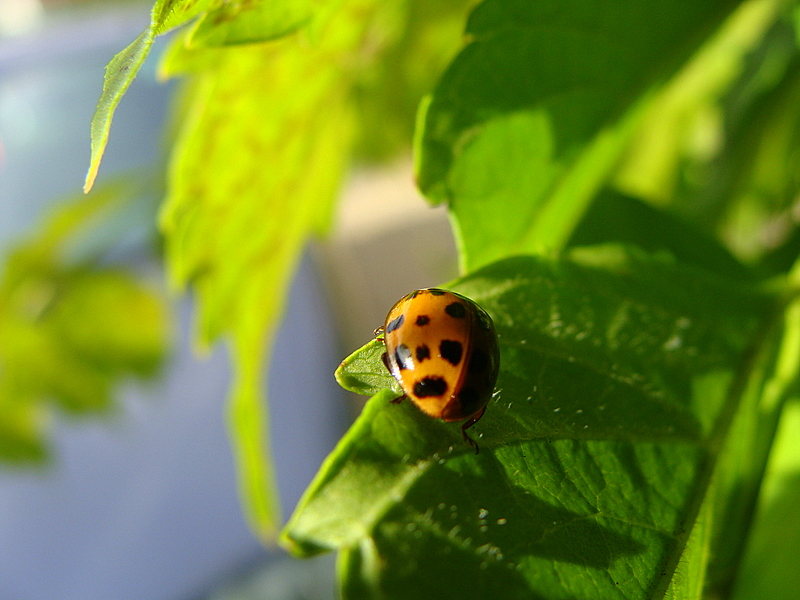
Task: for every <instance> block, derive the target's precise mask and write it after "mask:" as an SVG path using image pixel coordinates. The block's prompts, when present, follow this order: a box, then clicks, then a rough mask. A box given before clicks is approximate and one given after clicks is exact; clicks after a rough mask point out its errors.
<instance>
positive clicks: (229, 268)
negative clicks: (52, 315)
mask: <svg viewBox="0 0 800 600" xmlns="http://www.w3.org/2000/svg"><path fill="white" fill-rule="evenodd" d="M370 6H371V2H370V1H366V2H361V1H353V2H349V3H348V4H347V5H346V6H345V7H343V9H342V12H340V13H338V14H337V16H336V19H334V20H331V21H330V22H329V23H328V26H326V27H324V28H322V29H321V30H320V31H318V38H317V39H315V40H310V39H308V38H306V37H303V36H295V37H290V38H287V39H284V40H280V41H278V42H274V43H271V44H259V45H251V46H240V47H230V48H227V49H224V50H221V51H217V52H214V53H212V52H210V51H208V50H205V49H201V50H199V51H197V52H195V51H193V50H192V49H186V48H182V47H181V48H178V49H174V48H173V49H171V50H170V52H169V54H168V57H169V59H168V60H169V61H170V64H169V65H168V67H167V68H168V70H174V69H176V68H180V67H181V65H192V68H194V69H197V71H196V72H197V75H195V77H194V78H193V79H192V81H191V83H190V85H191V92H192V96H191V103H190V106H189V108H188V112H187V114H188V116H187V117H186V120H185V122H184V123H183V126H182V131H181V134H180V136H179V138H178V141H177V144H176V147H175V151H174V154H173V157H172V165H171V169H170V178H169V188H168V197H167V200H166V204H165V206H164V210H163V213H162V221H161V222H162V228H163V231H164V233H165V236H166V244H167V263H168V266H169V270H170V276H171V279H172V281H173V284H174V285H175V286H183V285H185V284H187V283H188V282H192V284H193V286H194V289H195V290H196V292H197V294H198V297H199V299H200V303H199V317H198V329H199V338H200V342H201V344H204V345H206V344H209V343H211V342H213V341H214V340H216V339H217V338H218V337H219V336H220V335H221V334H223V333H230V334H231V336H232V349H233V353H234V366H235V369H236V383H235V384H234V389H233V391H232V395H231V400H230V415H229V418H230V426H231V429H232V436H233V441H234V447H235V452H236V455H237V461H238V464H239V474H240V482H241V483H240V486H241V491H242V496H243V498H244V501H245V504H246V507H247V509H248V514H249V517H250V520H251V522H252V524H253V526H254V529H255V530H256V531H257V532H258V533H259V534H260V535H261V536H263V537H265V538H269V537H270V536H272V535H273V534H274V528H275V524H276V522H277V521H278V519H279V517H278V516H277V514H278V513H277V511H278V507H277V505H276V500H275V497H274V482H273V479H274V477H273V475H272V472H271V465H270V460H269V453H268V451H267V449H268V447H269V444H268V442H266V441H265V432H266V430H267V427H266V414H265V410H264V408H263V406H262V402H263V398H262V397H261V389H262V386H261V380H262V375H261V370H262V368H263V365H264V364H265V359H266V354H267V353H268V351H267V350H266V347H267V346H268V345H269V343H270V342H271V340H272V337H273V335H274V332H275V330H276V328H277V323H278V319H279V317H280V315H281V314H282V312H283V306H284V302H285V296H286V292H287V290H288V286H289V283H290V280H291V276H292V273H293V270H294V267H295V265H296V263H297V260H298V258H299V256H300V253H301V252H302V250H303V247H304V244H305V242H306V239H307V237H308V236H309V235H310V234H312V233H316V232H322V231H324V230H325V229H326V227H327V225H328V222H329V219H330V212H331V209H332V204H333V200H334V198H335V195H336V192H337V191H338V187H339V183H340V181H341V178H342V175H343V172H344V169H345V166H346V164H347V161H348V158H349V153H350V150H351V147H352V138H353V129H354V123H353V115H352V108H351V105H350V102H349V90H350V82H351V80H350V78H349V76H348V71H347V68H346V66H345V65H347V64H348V60H349V57H350V56H351V55H353V54H355V53H357V51H358V49H359V48H360V47H361V44H362V43H363V39H362V37H363V35H364V31H365V28H366V26H367V25H368V23H369V21H368V20H367V19H364V18H363V13H364V11H365V10H367V9H368V8H369V7H370ZM204 61H205V65H204V68H203V69H202V70H200V69H199V67H200V66H201V65H202V63H203V62H204Z"/></svg>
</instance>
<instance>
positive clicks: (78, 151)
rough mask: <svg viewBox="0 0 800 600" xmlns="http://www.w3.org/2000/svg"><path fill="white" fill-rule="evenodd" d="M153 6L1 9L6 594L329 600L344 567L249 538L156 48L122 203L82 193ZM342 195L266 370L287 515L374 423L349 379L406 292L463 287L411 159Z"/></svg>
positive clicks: (223, 378) (114, 150)
mask: <svg viewBox="0 0 800 600" xmlns="http://www.w3.org/2000/svg"><path fill="white" fill-rule="evenodd" d="M149 8H150V4H149V3H147V2H134V3H118V2H107V3H100V4H98V3H82V2H69V3H68V2H47V3H44V2H41V1H40V0H0V252H2V258H0V264H3V265H4V266H3V279H2V282H0V321H2V322H0V360H1V361H2V362H0V365H2V366H3V368H5V369H6V371H5V373H2V375H3V381H4V383H3V384H2V386H0V388H2V389H0V408H2V409H3V411H4V414H5V415H7V416H9V423H6V425H4V426H0V456H2V457H3V460H2V461H0V598H2V599H3V600H33V599H37V600H41V599H49V598H58V599H76V600H77V599H81V600H93V599H98V600H99V599H103V600H111V599H116V598H120V599H123V598H148V599H152V600H160V599H165V600H166V599H171V600H179V599H190V598H191V599H196V598H208V599H211V598H214V599H222V598H225V599H234V598H275V599H283V598H297V599H300V598H309V599H311V598H332V597H334V575H333V570H334V557H332V556H323V557H321V558H319V559H315V560H311V561H296V560H294V559H291V558H289V557H288V556H286V555H285V553H283V551H281V550H278V549H274V548H265V547H263V546H262V545H261V543H260V542H259V541H257V540H256V538H255V537H254V536H253V534H252V533H251V532H250V531H249V530H248V527H247V524H246V522H245V518H244V517H243V514H242V509H241V506H240V502H239V497H238V494H237V488H236V481H235V473H234V461H233V457H232V454H231V450H230V447H229V442H228V437H227V431H226V422H225V401H226V397H227V395H228V386H229V371H230V368H229V363H228V354H227V352H226V351H225V348H224V347H222V346H221V345H218V346H217V347H215V348H214V349H213V350H212V351H211V352H210V353H206V354H205V355H201V354H199V353H198V352H197V351H195V349H194V345H193V339H192V338H193V331H192V318H193V317H192V302H191V300H190V299H189V298H186V297H178V296H176V295H174V294H170V293H169V292H168V291H167V290H166V286H165V284H164V279H165V277H164V273H163V271H162V267H161V258H160V256H159V249H160V242H159V239H158V235H157V231H156V220H157V211H158V206H159V202H160V200H161V198H162V197H163V189H162V185H163V181H162V180H163V170H164V166H165V162H166V155H165V152H166V150H165V148H166V145H167V140H166V138H167V135H168V126H167V124H168V122H169V119H168V115H169V111H170V106H171V102H172V100H171V95H172V93H173V92H174V89H173V85H171V84H165V83H159V82H157V81H156V77H155V65H156V63H157V61H158V56H159V48H156V49H155V51H154V52H153V53H152V55H151V58H150V59H149V60H148V62H147V63H146V64H145V66H144V68H143V70H142V72H141V73H140V75H139V76H138V78H137V80H136V81H135V82H134V84H133V85H132V86H131V88H130V89H129V91H128V93H127V94H126V96H125V98H124V99H123V101H122V103H121V104H120V107H119V110H118V111H117V113H116V116H115V119H114V125H113V128H112V133H111V138H110V143H109V146H108V149H107V151H106V155H105V158H104V160H103V170H102V175H101V182H100V185H101V188H102V186H103V185H105V186H106V187H105V191H104V190H103V189H99V190H96V191H95V192H93V198H94V199H88V200H87V199H84V198H83V197H82V196H81V194H80V193H79V190H80V187H81V184H82V181H83V177H84V175H85V173H86V169H87V167H88V164H89V126H90V121H91V117H92V114H93V112H94V109H95V106H96V103H97V99H98V98H99V96H100V92H101V89H102V81H103V69H104V67H105V65H106V63H107V62H108V61H109V60H110V59H111V57H112V56H114V54H116V53H117V52H119V51H120V50H121V49H122V48H124V47H125V46H126V45H127V44H129V43H130V42H131V41H132V40H133V39H134V38H135V37H136V36H137V35H139V33H140V32H141V31H142V30H143V29H144V28H145V27H146V25H147V22H148V18H149ZM162 45H163V44H162ZM103 182H106V183H105V184H103ZM344 196H345V197H344V199H343V202H342V204H341V208H340V210H339V212H338V215H337V218H336V222H337V224H336V227H335V228H334V231H335V233H334V234H333V235H332V236H331V238H329V239H327V240H324V241H320V242H315V243H314V244H313V245H312V246H310V247H309V248H308V249H307V251H306V253H305V256H304V258H303V260H302V263H301V266H300V269H299V271H298V272H297V274H296V276H295V279H294V283H293V286H292V290H291V296H290V300H289V302H288V307H289V308H288V311H287V314H286V315H285V318H284V320H283V323H282V325H281V328H280V332H279V334H278V337H277V341H276V343H275V348H277V349H279V351H275V352H274V355H273V360H272V364H271V367H270V370H269V376H268V384H267V385H268V393H269V398H270V420H271V430H272V438H271V444H272V447H273V450H274V455H275V461H276V469H277V477H278V483H279V489H280V496H281V504H282V512H283V518H284V519H286V518H287V517H288V516H289V515H290V514H291V511H292V509H293V507H294V506H295V504H296V503H297V501H298V499H299V497H300V495H301V493H302V492H303V490H304V489H305V487H306V486H307V484H308V483H309V482H310V480H311V478H312V477H313V475H314V473H315V472H316V470H317V469H318V467H319V465H320V463H321V462H322V460H323V459H324V457H325V456H326V455H327V453H328V452H329V451H330V450H331V449H332V448H333V446H334V445H335V443H336V441H337V440H338V439H339V437H340V436H341V434H342V433H343V431H344V430H345V428H346V427H347V425H348V424H349V422H350V421H351V420H352V419H353V418H354V416H355V414H356V413H357V409H358V403H357V401H355V400H354V399H353V398H349V397H348V396H346V395H345V394H344V393H343V392H342V390H340V389H339V388H338V386H337V385H336V383H335V381H334V379H333V375H332V374H333V371H334V369H335V368H336V366H337V365H338V364H339V362H340V361H341V360H342V358H343V357H344V356H346V355H347V354H349V353H350V352H351V351H353V350H354V349H355V348H356V347H358V346H359V345H361V344H363V343H365V342H366V341H368V340H369V339H370V337H371V335H372V330H373V329H374V328H375V327H376V326H377V325H379V324H381V323H382V321H383V318H384V316H385V313H386V311H387V310H388V308H389V307H390V306H391V304H392V303H393V302H394V301H395V300H396V299H397V298H399V297H400V296H401V295H403V294H404V293H407V292H408V291H409V290H410V289H415V288H419V287H424V286H429V285H434V284H440V283H442V282H443V281H446V280H447V279H449V278H451V277H453V276H454V275H455V273H456V255H455V249H454V247H453V242H452V237H451V234H450V228H449V224H448V221H447V217H446V213H444V212H443V211H442V210H438V209H437V210H431V209H429V208H427V207H426V205H425V204H424V202H423V201H422V200H421V199H420V197H419V196H418V195H417V193H416V191H415V188H414V186H413V181H412V175H411V163H410V159H404V160H401V161H400V162H397V163H395V164H393V165H392V166H390V167H387V168H383V169H382V170H369V171H358V172H356V173H353V174H352V176H351V178H350V182H349V184H348V185H347V186H346V192H345V194H344ZM377 200H380V202H378V201H377ZM367 207H369V208H367ZM398 217H399V218H398ZM87 223H88V225H87ZM111 283H113V284H114V285H110V284H111ZM118 284H123V285H118ZM120 289H122V290H125V291H124V293H121V292H119V290H120ZM4 311H5V313H4ZM120 315H122V316H123V317H122V318H120ZM54 340H55V341H54ZM65 348H66V350H65ZM110 348H113V349H114V350H115V353H112V352H110V350H109V349H110ZM74 349H78V350H79V352H77V354H78V355H79V356H81V357H82V359H81V360H83V362H80V363H72V362H70V360H72V359H71V358H69V356H71V355H70V354H69V352H67V350H70V351H71V350H74ZM111 354H115V355H117V354H118V355H122V356H124V357H125V360H121V361H118V362H114V361H112V360H111V359H109V358H108V356H107V355H111ZM84 359H85V360H84ZM12 374H13V376H11V375H12ZM52 397H56V398H57V401H55V402H52V401H50V400H49V399H51V398H52ZM21 398H22V399H24V400H25V401H24V402H23V401H20V399H21ZM43 398H44V399H45V400H46V401H45V400H43ZM3 427H5V429H4V428H3ZM3 437H5V441H2V438H3Z"/></svg>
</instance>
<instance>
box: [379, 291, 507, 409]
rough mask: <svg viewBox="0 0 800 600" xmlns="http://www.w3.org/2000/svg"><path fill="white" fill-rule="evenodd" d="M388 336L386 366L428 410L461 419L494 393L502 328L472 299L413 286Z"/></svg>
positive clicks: (390, 320)
mask: <svg viewBox="0 0 800 600" xmlns="http://www.w3.org/2000/svg"><path fill="white" fill-rule="evenodd" d="M384 342H385V344H386V354H385V355H384V362H385V363H386V367H387V368H388V369H389V372H390V373H391V374H392V375H393V376H394V378H395V379H397V381H398V382H400V386H401V387H402V388H403V392H405V394H406V396H408V398H410V399H411V401H412V402H414V404H416V405H417V406H418V407H419V409H420V410H421V411H422V412H424V413H425V414H426V415H429V416H431V417H434V418H438V419H443V420H445V421H461V420H464V419H467V418H469V417H471V416H473V415H475V413H478V412H479V411H481V410H482V409H483V408H484V407H485V406H486V404H487V403H488V402H489V400H490V399H491V397H492V391H493V390H494V384H495V381H496V380H497V371H498V368H499V365H500V358H499V351H498V348H497V334H496V333H495V330H494V324H493V323H492V319H491V317H489V315H488V314H486V311H484V310H483V309H482V308H481V307H480V306H478V305H477V304H475V303H474V302H473V301H472V300H470V299H468V298H465V297H464V296H461V295H459V294H455V293H453V292H449V291H446V290H440V289H437V288H429V289H424V290H417V291H415V292H412V293H410V294H408V295H407V296H405V297H403V298H402V299H401V300H400V301H399V302H397V304H395V305H394V306H393V307H392V309H391V310H390V311H389V314H388V315H387V316H386V323H385V325H384Z"/></svg>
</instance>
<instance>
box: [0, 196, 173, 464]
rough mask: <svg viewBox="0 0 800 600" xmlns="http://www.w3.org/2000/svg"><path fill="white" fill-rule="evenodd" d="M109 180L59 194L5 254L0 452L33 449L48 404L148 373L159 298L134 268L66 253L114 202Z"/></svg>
mask: <svg viewBox="0 0 800 600" xmlns="http://www.w3.org/2000/svg"><path fill="white" fill-rule="evenodd" d="M125 191H126V190H125V188H124V186H123V187H120V186H112V187H110V188H108V189H105V190H99V191H98V192H97V193H94V194H91V195H89V196H86V197H82V198H81V199H80V200H79V201H76V202H72V203H68V204H66V205H65V206H63V207H61V208H60V209H59V210H58V211H57V212H55V213H54V214H53V215H52V216H51V217H50V219H49V220H48V221H47V222H46V223H45V224H44V225H43V226H42V228H41V230H40V231H39V232H37V234H36V235H35V236H33V237H32V239H31V240H29V241H28V242H26V243H24V244H22V245H20V246H19V247H17V248H16V249H15V250H14V251H13V252H11V253H10V255H9V256H8V258H7V262H6V265H5V269H4V272H3V276H2V279H0V340H2V343H0V437H1V438H2V441H0V457H2V458H5V459H12V460H30V459H37V458H42V457H43V456H44V454H45V442H44V438H45V435H46V431H45V428H46V427H47V424H48V420H49V418H48V416H49V414H50V413H51V412H52V404H56V405H57V406H59V407H60V408H62V409H65V410H67V411H71V412H76V413H79V412H87V411H97V410H100V409H103V408H106V407H107V406H108V405H109V403H110V402H111V398H112V391H113V387H114V385H115V384H116V383H117V382H118V381H119V380H120V378H122V377H125V376H129V375H136V376H147V375H153V374H154V373H155V371H156V369H157V368H158V366H159V365H160V363H161V361H162V360H163V358H164V355H165V352H166V346H167V339H168V329H169V325H168V317H167V311H166V307H165V305H164V302H163V299H162V298H161V297H160V296H159V295H158V294H156V293H155V292H154V291H153V290H152V289H150V288H149V287H148V286H146V285H143V283H142V282H141V281H137V280H136V279H134V278H133V276H132V275H131V274H130V273H128V272H126V271H124V270H122V269H121V268H114V267H111V266H105V267H97V266H95V265H93V264H92V262H91V261H92V260H96V258H97V257H90V258H87V260H86V261H84V262H80V263H75V262H73V261H72V260H70V259H69V257H68V256H67V250H68V249H69V247H70V245H71V244H73V243H74V240H75V239H76V238H79V237H85V236H86V235H87V234H88V233H89V232H90V231H91V230H92V228H97V227H100V226H102V225H103V223H104V222H105V221H106V220H108V219H109V218H110V217H111V216H112V215H113V214H114V212H115V211H118V210H119V209H120V208H121V207H122V206H123V202H122V199H123V198H124V195H125Z"/></svg>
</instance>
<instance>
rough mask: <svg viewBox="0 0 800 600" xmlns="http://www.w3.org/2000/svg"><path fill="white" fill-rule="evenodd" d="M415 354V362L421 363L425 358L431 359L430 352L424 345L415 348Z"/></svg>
mask: <svg viewBox="0 0 800 600" xmlns="http://www.w3.org/2000/svg"><path fill="white" fill-rule="evenodd" d="M416 354H417V362H422V361H423V360H425V359H426V358H430V357H431V351H430V349H429V348H428V347H427V346H426V345H425V344H422V345H421V346H417V352H416Z"/></svg>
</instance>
